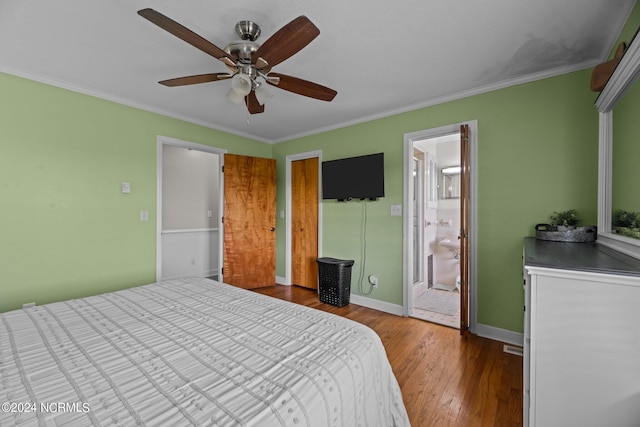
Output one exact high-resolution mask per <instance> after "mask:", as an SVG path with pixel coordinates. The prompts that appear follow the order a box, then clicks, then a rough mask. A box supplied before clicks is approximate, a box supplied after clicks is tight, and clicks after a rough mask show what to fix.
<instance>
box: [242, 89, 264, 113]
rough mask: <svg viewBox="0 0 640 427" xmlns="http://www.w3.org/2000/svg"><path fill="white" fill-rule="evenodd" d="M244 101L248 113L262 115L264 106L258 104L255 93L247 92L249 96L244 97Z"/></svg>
mask: <svg viewBox="0 0 640 427" xmlns="http://www.w3.org/2000/svg"><path fill="white" fill-rule="evenodd" d="M244 100H245V102H246V104H247V109H248V110H249V113H251V114H260V113H264V105H260V103H259V102H258V98H256V92H255V91H253V90H252V91H251V92H249V95H247V96H245V97H244Z"/></svg>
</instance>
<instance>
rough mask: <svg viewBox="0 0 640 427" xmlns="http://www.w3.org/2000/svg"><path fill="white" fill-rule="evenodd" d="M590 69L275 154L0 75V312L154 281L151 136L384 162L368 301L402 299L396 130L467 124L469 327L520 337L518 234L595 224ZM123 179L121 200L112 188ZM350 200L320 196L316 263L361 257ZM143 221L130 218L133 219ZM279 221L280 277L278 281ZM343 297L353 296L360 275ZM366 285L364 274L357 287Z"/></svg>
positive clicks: (313, 139)
mask: <svg viewBox="0 0 640 427" xmlns="http://www.w3.org/2000/svg"><path fill="white" fill-rule="evenodd" d="M589 79H590V70H585V71H581V72H575V73H571V74H566V75H563V76H559V77H554V78H549V79H545V80H541V81H538V82H533V83H528V84H523V85H519V86H514V87H511V88H507V89H501V90H497V91H493V92H489V93H485V94H481V95H477V96H472V97H468V98H465V99H461V100H457V101H452V102H448V103H444V104H441V105H437V106H433V107H428V108H423V109H419V110H415V111H411V112H407V113H403V114H399V115H395V116H392V117H387V118H383V119H379V120H375V121H371V122H367V123H362V124H358V125H354V126H349V127H345V128H341V129H337V130H333V131H329V132H324V133H322V134H318V135H312V136H308V137H304V138H299V139H295V140H291V141H286V142H282V143H279V144H275V145H268V144H264V143H262V142H258V141H252V140H249V139H246V138H242V137H238V136H234V135H230V134H227V133H224V132H219V131H215V130H212V129H208V128H204V127H201V126H197V125H193V124H189V123H186V122H183V121H179V120H174V119H171V118H167V117H163V116H160V115H157V114H153V113H149V112H145V111H141V110H138V109H135V108H130V107H127V106H123V105H119V104H116V103H113V102H109V101H105V100H101V99H97V98H93V97H90V96H86V95H82V94H78V93H75V92H71V91H67V90H64V89H59V88H55V87H52V86H48V85H44V84H40V83H36V82H33V81H29V80H25V79H22V78H19V77H14V76H10V75H6V74H0V91H1V93H2V94H3V101H2V103H0V113H1V114H0V147H2V148H1V150H2V155H1V156H0V200H2V210H0V224H1V226H0V241H2V245H0V263H1V265H0V312H2V311H6V310H10V309H14V308H19V307H20V306H21V305H22V304H23V303H25V302H29V301H36V302H37V303H38V304H43V303H47V302H51V301H56V300H62V299H67V298H75V297H81V296H85V295H91V294H96V293H99V292H107V291H113V290H116V289H120V288H125V287H130V286H135V285H139V284H144V283H149V282H151V281H153V280H154V279H155V243H156V242H155V206H156V136H157V135H165V136H169V137H173V138H178V139H184V140H188V141H193V142H197V143H201V144H208V145H212V146H215V147H220V148H225V149H228V150H229V151H230V152H232V153H238V154H247V155H254V156H261V157H273V158H275V159H276V160H277V162H278V202H277V203H278V206H277V209H278V211H281V210H285V177H284V171H285V157H286V156H287V155H289V154H296V153H301V152H307V151H312V150H322V152H323V159H324V160H330V159H336V158H341V157H348V156H355V155H360V154H367V153H373V152H380V151H382V152H384V153H385V181H386V197H385V198H383V199H380V200H378V201H376V202H370V203H368V241H367V244H368V250H367V255H368V258H367V271H366V272H365V273H366V274H365V277H366V275H368V274H376V275H377V276H378V277H379V281H380V284H381V285H380V288H379V289H377V290H375V291H374V292H373V294H372V295H371V296H370V297H371V298H374V299H378V300H380V301H385V302H389V303H392V304H398V305H400V304H402V270H403V268H402V245H403V243H402V217H392V216H390V214H389V210H390V205H392V204H402V203H403V199H402V194H403V190H402V185H403V184H402V183H403V170H402V150H403V135H404V134H405V133H410V132H415V131H419V130H424V129H429V128H433V127H439V126H443V125H448V124H452V123H457V122H462V121H468V120H474V119H477V120H478V171H477V172H478V194H477V198H478V220H479V224H478V230H477V232H478V242H477V243H478V283H477V289H478V322H479V323H480V324H484V325H489V326H493V327H497V328H502V329H506V330H511V331H516V332H520V331H522V305H523V304H522V303H523V298H522V286H521V284H522V278H521V274H522V273H521V270H522V268H521V251H522V249H521V248H522V239H523V237H524V236H527V235H532V234H533V227H534V225H535V224H536V223H539V222H544V221H546V220H547V218H548V215H549V214H550V213H552V212H553V211H555V210H564V209H569V208H575V209H577V210H578V211H579V213H580V214H581V217H582V218H583V223H585V224H595V223H596V215H597V214H596V211H597V209H596V206H597V172H596V171H597V135H598V131H597V123H598V120H597V114H596V110H595V107H594V106H593V101H594V100H595V94H593V93H591V92H589V90H588V88H589ZM123 181H129V182H131V183H132V188H133V190H132V193H131V194H128V195H125V194H122V193H121V192H120V184H121V182H123ZM361 208H362V206H361V202H350V203H344V204H338V203H336V202H334V201H328V202H324V203H323V220H324V221H323V236H322V237H323V254H324V255H325V256H335V257H340V258H351V259H355V260H359V259H360V224H361V223H360V219H361ZM142 209H146V210H148V211H149V213H150V219H149V222H141V221H140V219H139V215H140V210H142ZM284 225H285V224H284V220H283V219H280V218H279V216H278V230H277V274H278V275H279V276H284V275H285V274H284V264H285V259H284ZM353 273H354V274H353V281H352V285H353V286H352V290H353V291H354V292H355V293H359V291H358V287H357V283H356V282H357V278H358V273H359V270H358V267H356V268H354V271H353ZM365 280H366V279H365Z"/></svg>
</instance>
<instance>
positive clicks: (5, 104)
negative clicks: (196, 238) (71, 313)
mask: <svg viewBox="0 0 640 427" xmlns="http://www.w3.org/2000/svg"><path fill="white" fill-rule="evenodd" d="M0 93H1V94H2V101H1V102H0V206H1V208H0V312H4V311H7V310H11V309H16V308H20V307H22V304H23V303H26V302H30V301H36V302H37V303H38V304H44V303H47V302H52V301H58V300H63V299H68V298H77V297H82V296H86V295H92V294H97V293H101V292H107V291H113V290H116V289H121V288H126V287H131V286H135V285H141V284H146V283H151V282H153V281H154V280H155V271H156V255H155V253H156V226H155V224H156V215H155V212H156V137H157V135H164V136H169V137H173V138H178V139H183V140H188V141H192V142H197V143H200V144H207V145H212V146H215V147H219V148H224V149H228V150H229V152H231V153H237V154H247V155H254V156H262V157H271V150H272V147H271V146H270V145H269V144H265V143H262V142H258V141H253V140H250V139H246V138H242V137H238V136H234V135H230V134H227V133H224V132H219V131H215V130H212V129H208V128H205V127H202V126H197V125H193V124H189V123H186V122H183V121H180V120H174V119H171V118H167V117H164V116H161V115H158V114H153V113H149V112H145V111H142V110H138V109H135V108H130V107H127V106H123V105H120V104H116V103H113V102H109V101H105V100H101V99H98V98H94V97H91V96H87V95H82V94H79V93H76V92H72V91H68V90H64V89H59V88H56V87H53V86H48V85H45V84H40V83H37V82H33V81H30V80H26V79H22V78H19V77H15V76H11V75H7V74H2V73H0ZM123 181H129V182H131V185H132V191H131V194H123V193H122V192H121V188H120V186H121V183H122V182H123ZM143 209H144V210H148V211H149V221H148V222H141V221H140V211H141V210H143Z"/></svg>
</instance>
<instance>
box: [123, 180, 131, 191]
mask: <svg viewBox="0 0 640 427" xmlns="http://www.w3.org/2000/svg"><path fill="white" fill-rule="evenodd" d="M122 192H123V193H131V183H130V182H123V183H122Z"/></svg>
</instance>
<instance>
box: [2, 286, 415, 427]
mask: <svg viewBox="0 0 640 427" xmlns="http://www.w3.org/2000/svg"><path fill="white" fill-rule="evenodd" d="M0 387H1V388H0V403H1V404H2V410H1V411H0V425H1V426H3V427H4V426H13V425H20V426H24V425H28V426H31V425H33V426H91V425H95V426H120V425H122V426H132V425H149V426H188V425H195V426H200V425H202V426H261V427H268V426H294V427H297V426H301V427H302V426H345V427H347V426H348V427H357V426H361V427H365V426H367V427H373V426H408V425H409V421H408V418H407V413H406V410H405V407H404V404H403V402H402V395H401V393H400V389H399V387H398V383H397V381H396V378H395V377H394V375H393V372H392V370H391V367H390V365H389V362H388V359H387V357H386V353H385V350H384V347H383V345H382V343H381V341H380V339H379V337H378V336H377V335H376V334H375V332H373V331H372V330H371V329H370V328H368V327H366V326H364V325H361V324H359V323H356V322H353V321H351V320H349V319H345V318H342V317H339V316H336V315H333V314H330V313H325V312H322V311H319V310H315V309H311V308H308V307H304V306H301V305H297V304H293V303H289V302H287V301H281V300H278V299H275V298H271V297H267V296H264V295H261V294H257V293H254V292H249V291H246V290H243V289H238V288H235V287H233V286H229V285H225V284H221V283H218V282H215V281H212V280H208V279H201V278H193V279H179V280H169V281H164V282H159V283H155V284H151V285H146V286H140V287H136V288H131V289H126V290H122V291H118V292H113V293H108V294H104V295H97V296H92V297H87V298H81V299H76V300H69V301H64V302H58V303H53V304H47V305H43V306H36V307H32V308H28V309H23V310H16V311H11V312H8V313H4V314H1V315H0Z"/></svg>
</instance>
